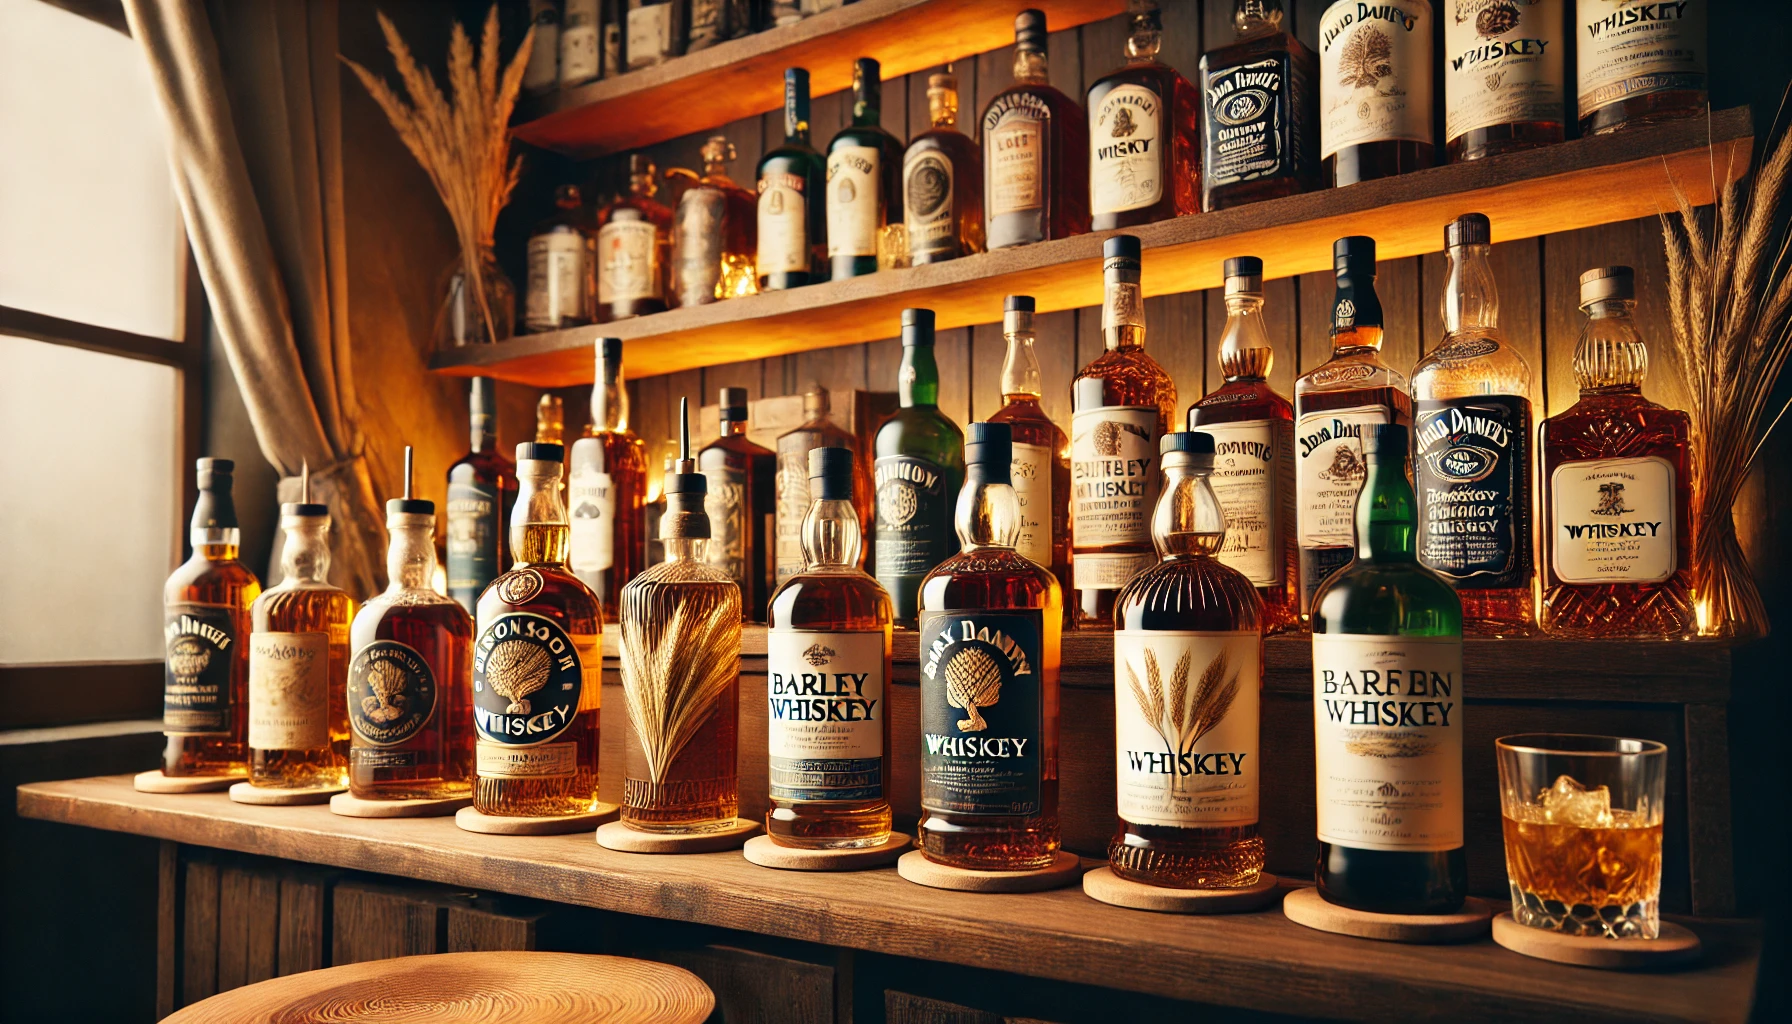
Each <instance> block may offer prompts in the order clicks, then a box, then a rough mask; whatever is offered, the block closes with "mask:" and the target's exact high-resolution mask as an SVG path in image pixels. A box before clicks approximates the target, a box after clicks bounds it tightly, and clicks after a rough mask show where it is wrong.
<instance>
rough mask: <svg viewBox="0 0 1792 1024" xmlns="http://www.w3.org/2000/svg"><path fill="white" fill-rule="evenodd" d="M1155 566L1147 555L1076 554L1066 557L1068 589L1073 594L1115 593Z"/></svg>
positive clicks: (1129, 553) (1085, 552)
mask: <svg viewBox="0 0 1792 1024" xmlns="http://www.w3.org/2000/svg"><path fill="white" fill-rule="evenodd" d="M1156 564H1157V555H1156V554H1154V553H1152V552H1149V551H1139V552H1130V551H1129V552H1126V553H1125V554H1109V553H1106V552H1098V551H1078V552H1074V553H1073V554H1072V555H1071V556H1070V585H1071V586H1072V587H1073V588H1075V589H1077V590H1119V589H1120V588H1121V587H1124V586H1126V583H1127V581H1128V580H1130V579H1132V578H1133V577H1134V576H1137V575H1138V574H1139V573H1141V572H1143V571H1144V570H1146V569H1149V568H1151V567H1152V566H1154V565H1156Z"/></svg>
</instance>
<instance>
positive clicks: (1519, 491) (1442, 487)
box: [1412, 395, 1531, 590]
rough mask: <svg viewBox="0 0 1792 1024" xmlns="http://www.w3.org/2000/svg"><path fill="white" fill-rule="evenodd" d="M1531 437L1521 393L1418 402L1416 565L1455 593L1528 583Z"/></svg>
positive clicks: (1415, 436)
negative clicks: (1446, 580) (1440, 578)
mask: <svg viewBox="0 0 1792 1024" xmlns="http://www.w3.org/2000/svg"><path fill="white" fill-rule="evenodd" d="M1530 433H1531V403H1530V402H1529V401H1528V400H1527V399H1524V398H1520V397H1519V396H1517V395H1481V396H1478V397H1475V398H1448V399H1441V400H1436V399H1433V400H1421V401H1419V402H1418V403H1416V407H1415V409H1414V412H1413V460H1412V469H1413V474H1412V475H1413V491H1414V492H1415V494H1416V495H1417V497H1418V500H1419V529H1420V531H1421V533H1420V536H1419V561H1420V562H1422V563H1424V565H1425V567H1426V568H1428V569H1432V570H1434V571H1436V572H1440V573H1442V574H1443V575H1445V576H1448V577H1449V578H1450V582H1451V583H1452V584H1454V585H1455V586H1456V587H1457V589H1460V590H1477V589H1482V588H1488V587H1522V586H1528V585H1529V582H1530V575H1531V559H1530V557H1529V555H1530V545H1531V538H1530V535H1529V530H1528V529H1527V528H1526V525H1525V524H1526V520H1527V515H1526V513H1527V511H1528V509H1529V508H1530V486H1529V485H1530V465H1531V464H1530V444H1529V438H1530Z"/></svg>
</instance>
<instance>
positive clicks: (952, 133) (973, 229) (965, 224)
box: [903, 127, 984, 266]
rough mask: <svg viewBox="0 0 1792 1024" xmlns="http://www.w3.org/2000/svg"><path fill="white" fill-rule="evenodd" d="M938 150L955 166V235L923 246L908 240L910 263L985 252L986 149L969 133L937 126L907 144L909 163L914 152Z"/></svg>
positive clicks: (953, 182) (905, 158) (953, 197)
mask: <svg viewBox="0 0 1792 1024" xmlns="http://www.w3.org/2000/svg"><path fill="white" fill-rule="evenodd" d="M929 150H938V151H939V152H941V153H944V154H945V156H946V160H947V161H948V162H950V163H951V165H952V224H953V237H952V238H949V239H946V240H944V241H930V242H927V243H925V245H926V247H925V248H921V247H920V245H921V243H918V242H917V241H916V240H915V239H914V238H913V237H910V239H909V262H911V263H913V264H915V265H916V266H919V265H921V264H923V263H940V262H942V261H944V260H954V259H957V258H958V257H960V256H969V255H972V254H973V253H979V252H982V251H983V249H984V240H983V151H982V150H980V149H978V148H977V144H976V143H975V142H972V141H971V139H970V136H968V135H966V134H965V133H963V132H961V131H959V130H958V129H957V128H953V127H942V128H934V129H932V130H930V131H926V132H922V133H921V134H920V135H917V136H915V139H914V141H913V142H910V143H909V144H908V153H907V154H904V157H903V159H904V161H905V162H906V161H907V160H908V159H909V157H910V156H911V155H912V154H915V153H924V152H927V151H929Z"/></svg>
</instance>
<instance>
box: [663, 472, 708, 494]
mask: <svg viewBox="0 0 1792 1024" xmlns="http://www.w3.org/2000/svg"><path fill="white" fill-rule="evenodd" d="M664 489H665V492H666V493H667V494H708V493H709V479H708V478H707V477H705V476H704V475H703V474H702V473H667V474H666V484H665V488H664Z"/></svg>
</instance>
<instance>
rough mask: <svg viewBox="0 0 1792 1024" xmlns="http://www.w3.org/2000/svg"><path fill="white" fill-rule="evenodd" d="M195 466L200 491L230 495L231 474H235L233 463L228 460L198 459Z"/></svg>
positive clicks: (234, 464)
mask: <svg viewBox="0 0 1792 1024" xmlns="http://www.w3.org/2000/svg"><path fill="white" fill-rule="evenodd" d="M196 466H197V468H198V473H197V477H198V481H197V482H198V484H199V489H200V490H202V491H220V492H222V493H224V494H229V493H230V483H231V480H232V479H233V475H232V474H234V473H235V472H236V463H235V462H232V461H231V460H230V459H200V460H199V461H198V463H196Z"/></svg>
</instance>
